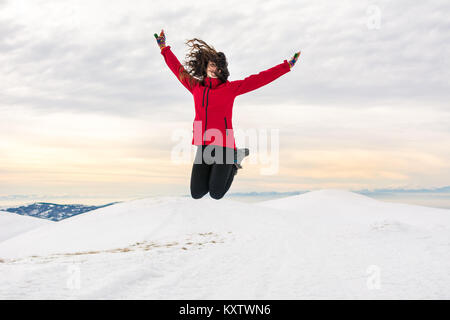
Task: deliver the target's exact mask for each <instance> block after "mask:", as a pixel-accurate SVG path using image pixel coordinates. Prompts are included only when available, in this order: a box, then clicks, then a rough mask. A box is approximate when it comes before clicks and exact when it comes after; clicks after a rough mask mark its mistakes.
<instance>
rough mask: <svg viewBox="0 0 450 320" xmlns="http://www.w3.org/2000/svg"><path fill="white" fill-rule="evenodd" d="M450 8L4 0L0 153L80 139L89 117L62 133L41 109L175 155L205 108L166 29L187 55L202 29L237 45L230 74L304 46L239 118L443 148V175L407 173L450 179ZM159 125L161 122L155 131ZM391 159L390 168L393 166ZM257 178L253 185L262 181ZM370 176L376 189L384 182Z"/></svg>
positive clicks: (314, 141) (317, 136) (296, 132)
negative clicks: (165, 51) (177, 132)
mask: <svg viewBox="0 0 450 320" xmlns="http://www.w3.org/2000/svg"><path fill="white" fill-rule="evenodd" d="M449 17H450V2H449V1H445V0H442V1H439V0H433V1H426V2H417V1H405V0H401V1H356V0H354V1H350V0H347V1H226V2H211V1H194V2H185V1H170V2H167V1H151V2H149V1H124V0H114V1H111V0H109V1H107V0H91V1H79V0H65V1H56V0H52V1H50V0H37V1H31V0H28V1H23V0H14V1H12V0H10V1H6V0H0V82H1V83H2V88H1V90H0V111H1V115H2V117H3V119H2V121H3V122H2V128H0V136H1V137H2V142H0V152H1V153H0V159H3V161H4V163H10V164H11V168H12V163H17V161H16V160H15V158H14V154H15V153H12V152H11V148H15V149H16V150H18V149H19V148H27V143H28V144H31V143H32V142H31V141H33V137H34V139H37V140H39V143H41V144H42V145H48V144H54V143H56V142H52V143H50V142H49V141H50V140H48V139H50V138H51V133H52V132H53V134H54V135H61V136H66V139H67V141H72V142H73V143H76V139H75V138H74V137H75V136H74V135H71V134H73V133H74V132H75V131H76V130H77V129H76V128H72V129H73V131H70V132H64V130H65V128H66V127H67V125H65V124H64V125H62V128H59V127H57V126H56V125H55V127H52V126H53V125H52V122H50V121H48V122H46V123H47V128H50V129H48V130H50V133H49V134H48V135H47V134H45V139H44V138H43V137H42V136H40V135H42V134H44V133H43V131H42V128H41V127H40V126H39V125H37V124H36V122H35V120H36V119H38V117H46V116H49V115H51V114H54V115H55V116H54V119H55V121H59V122H60V123H64V121H67V123H70V122H72V121H73V119H78V121H80V122H83V121H84V120H83V119H84V118H83V116H85V117H87V118H88V117H90V119H98V121H104V123H103V124H102V128H103V131H102V132H104V133H105V134H106V136H108V132H114V130H116V129H115V128H116V126H117V123H119V122H120V123H122V124H123V126H124V127H123V128H122V129H123V130H125V131H124V135H125V136H127V137H129V138H130V140H127V141H122V142H123V144H120V145H119V144H118V145H116V146H115V147H117V148H126V149H127V152H126V154H127V155H130V154H131V155H134V156H136V157H150V152H151V151H148V153H146V152H144V151H142V149H143V148H147V149H152V150H153V152H164V151H165V152H166V153H168V152H170V148H171V147H172V145H170V143H168V142H167V141H168V137H170V132H171V130H174V129H175V128H176V127H181V128H186V129H188V130H189V132H190V127H191V125H192V120H193V116H194V113H193V100H192V96H191V95H190V93H189V92H188V91H187V90H186V89H185V88H184V87H183V86H181V85H180V84H179V83H178V81H177V79H176V78H175V77H174V76H173V74H172V73H171V72H170V70H169V69H168V68H167V66H166V65H165V63H164V60H163V57H162V56H161V54H160V50H159V48H158V46H157V44H156V41H155V38H154V36H153V34H154V33H159V32H160V30H161V29H164V30H165V33H166V36H167V44H168V45H170V46H171V47H172V51H173V52H174V53H175V54H176V55H177V57H178V58H179V60H180V61H183V60H184V57H185V54H186V53H187V49H188V48H187V46H186V45H185V42H186V40H188V39H191V38H194V37H196V38H200V39H203V40H205V41H206V42H207V43H208V44H210V45H212V46H214V47H215V48H216V49H217V50H220V51H223V52H224V53H225V54H226V56H227V59H228V63H229V70H230V73H231V75H230V78H229V80H237V79H242V78H244V77H246V76H248V75H250V74H255V73H258V72H260V71H262V70H266V69H268V68H270V67H273V66H274V65H276V64H279V63H281V62H283V60H284V59H290V58H291V57H292V55H293V54H294V53H295V52H296V51H299V50H301V51H302V55H301V57H300V59H299V61H298V63H297V65H296V66H295V67H294V69H292V71H291V72H289V73H288V74H287V75H285V76H283V77H281V78H280V79H277V80H276V81H275V82H273V83H271V84H270V85H268V86H266V87H264V88H263V89H259V90H256V91H254V92H251V93H249V94H246V95H244V96H240V97H239V98H237V99H236V102H235V112H234V118H235V120H234V124H235V126H240V127H242V128H250V127H257V126H264V127H279V128H282V136H281V145H282V146H283V148H284V149H283V150H284V152H286V153H287V152H288V150H291V151H292V150H296V151H299V150H303V148H305V146H310V147H312V146H313V145H314V146H315V147H318V146H322V147H323V148H325V149H326V148H328V147H326V146H325V145H326V144H328V146H330V145H333V146H342V147H345V146H347V147H348V146H349V145H350V141H351V146H352V147H356V146H358V147H361V148H362V147H363V146H364V145H365V146H367V145H370V146H371V148H373V149H374V150H375V149H377V150H378V149H382V148H384V149H385V151H386V150H398V148H399V146H403V147H405V146H408V147H410V150H414V149H415V150H416V151H417V150H420V152H424V153H427V152H428V153H429V154H430V155H432V156H433V157H436V159H437V160H436V161H434V162H433V161H431V160H430V161H431V162H427V163H428V165H430V166H434V167H433V168H435V169H436V173H435V176H433V177H430V176H428V177H427V178H425V177H422V176H421V178H420V179H419V180H414V174H415V173H414V172H416V171H414V170H411V171H408V172H405V173H403V174H401V175H400V176H399V177H401V178H399V179H400V180H401V181H400V182H399V184H400V185H403V184H408V183H410V184H411V185H419V186H424V187H425V185H426V186H432V185H435V186H436V185H437V186H439V185H442V184H444V182H443V180H439V179H438V176H441V178H442V179H444V180H445V179H447V181H448V178H450V177H449V176H442V174H440V173H439V172H441V171H442V170H444V169H447V168H448V167H447V166H445V164H444V163H448V162H450V161H448V160H450V155H449V152H448V151H445V150H444V146H443V144H444V143H447V142H449V141H450V110H449V109H450V107H449V98H450V62H449V59H450V58H449V56H450V18H449ZM280 110H283V111H285V112H282V114H280V113H281V111H280ZM374 110H375V111H374ZM380 110H382V112H381V111H380ZM261 111H264V112H263V114H261ZM378 111H380V112H381V113H379V112H378ZM355 112H356V113H355ZM360 112H366V113H360ZM75 114H79V116H80V117H76V118H74V115H75ZM94 114H96V115H97V116H98V117H97V116H94ZM102 116H104V118H101V117H102ZM27 117H28V118H27ZM87 118H86V119H87ZM42 119H43V118H42ZM52 119H53V118H52ZM56 119H58V120H56ZM64 119H66V120H64ZM101 119H104V120H101ZM107 119H110V120H107ZM118 119H120V121H119V120H118ZM109 121H110V122H109ZM274 121H276V122H274ZM32 123H34V125H35V127H33V125H32ZM411 124H413V125H412V126H413V127H411ZM158 126H159V127H158ZM157 127H158V128H161V131H158V132H155V131H154V130H153V131H152V128H157ZM133 128H134V129H133ZM84 129H85V130H87V131H86V135H89V134H88V133H89V132H90V133H92V132H91V131H89V130H90V129H89V128H84ZM55 130H60V131H55ZM92 130H94V129H92ZM126 130H135V131H126ZM24 132H26V136H27V137H28V138H26V140H24V139H25V138H23V136H24V135H23V134H24ZM99 132H100V131H99V130H97V131H96V134H100V133H99ZM332 133H333V134H332ZM145 134H147V136H145ZM109 136H110V135H109ZM5 137H6V138H5ZM20 137H22V138H20ZM336 137H340V139H339V140H338V141H333V140H332V139H333V138H336ZM41 138H42V139H41ZM21 139H22V140H21ZM46 139H47V140H46ZM105 139H106V138H105ZM302 139H303V140H302ZM305 139H309V140H307V141H306V140H305ZM336 139H337V138H336ZM92 141H95V139H94V140H92ZM102 141H103V140H102ZM411 141H414V143H416V144H411ZM19 142H20V143H19ZM71 146H73V145H71ZM129 148H134V149H133V150H134V151H130V150H129ZM424 148H428V149H424ZM447 149H448V145H447ZM123 150H124V149H123ZM291 151H289V152H291ZM59 152H60V153H61V150H59ZM82 152H83V151H82V150H81V149H80V153H82ZM124 152H125V151H124ZM340 152H341V153H343V151H340ZM144 153H145V155H144ZM7 154H9V156H8V157H7ZM414 154H415V153H412V151H411V153H408V156H405V157H406V158H409V157H413V158H414ZM18 155H19V153H17V156H18ZM152 156H153V155H152ZM165 156H166V157H167V155H165ZM316 156H317V155H316ZM316 156H314V157H313V158H311V161H315V160H314V159H316ZM385 156H386V157H387V158H385V159H386V162H387V163H386V164H383V165H389V164H388V163H392V162H389V161H390V159H391V158H389V155H386V154H385ZM393 157H394V156H393ZM288 158H289V159H286V162H284V164H283V165H284V166H285V167H284V168H286V170H288V168H289V170H295V167H296V166H298V165H299V162H295V161H294V160H293V159H294V158H293V157H292V158H291V157H288ZM6 159H9V160H8V161H10V162H5V161H7V160H6ZM147 159H148V158H147ZM423 159H425V158H423ZM426 159H430V158H426ZM43 161H44V160H43ZM161 161H164V160H161ZM361 161H364V160H361ZM423 161H425V160H423ZM427 161H428V160H427ZM425 162H426V161H425ZM441 164H442V165H441ZM400 165H402V164H399V166H400ZM417 165H422V166H423V163H417ZM187 167H188V166H187ZM3 168H4V172H8V173H9V174H12V172H13V170H12V169H8V170H10V171H8V170H7V169H5V167H3ZM146 170H149V169H146ZM154 170H157V169H154ZM168 170H169V169H168ZM183 170H186V168H184V167H183V168H182V169H180V171H179V173H180V174H185V173H182V172H184V171H183ZM361 170H368V169H367V168H365V169H364V168H362V169H361ZM380 170H381V169H380ZM382 170H385V168H384V169H382ZM392 170H393V171H395V170H396V169H395V168H392ZM290 174H291V173H290ZM421 174H422V173H421V172H420V175H421ZM255 175H256V173H255ZM375 176H377V175H376V174H375ZM386 176H390V177H394V175H390V174H387V175H386ZM378 177H379V176H378ZM417 177H418V176H416V178H417ZM312 178H314V175H313V176H312ZM11 179H13V178H11ZM252 179H256V176H255V177H253V178H252ZM283 179H284V178H282V177H280V181H278V182H277V183H276V184H275V183H274V186H276V187H278V186H279V184H280V183H282V182H281V181H282V180H283ZM286 179H288V178H287V177H286ZM408 179H409V180H408ZM250 180H251V179H250ZM250 180H249V184H248V186H246V187H245V188H246V189H248V187H255V188H256V186H257V184H256V183H255V184H252V182H251V181H250ZM394 180H395V179H394ZM11 181H12V180H7V181H6V180H4V185H3V186H6V185H7V184H10V183H11ZM283 181H284V180H283ZM321 181H322V180H320V181H319V180H316V182H314V183H315V184H314V185H318V186H319V185H320V183H321ZM411 181H415V182H414V183H411ZM419 181H420V182H419ZM394 182H395V181H394ZM394 182H392V181H390V182H389V184H392V183H394ZM283 183H284V182H283ZM292 183H294V182H292ZM336 183H337V185H338V182H336ZM352 183H353V182H352ZM402 183H403V184H402ZM184 184H185V181H182V182H181V183H180V185H184ZM394 184H395V183H394ZM422 184H423V185H422ZM285 185H286V186H287V187H286V190H288V191H289V188H290V187H289V186H288V184H285ZM305 185H306V184H305ZM355 185H356V184H355ZM357 185H358V186H361V187H367V186H368V185H370V179H369V180H367V181H364V182H361V181H359V183H358V184H357ZM384 185H385V184H383V181H382V180H379V181H378V182H377V186H384ZM306 186H307V185H306ZM267 188H268V189H270V188H271V186H268V187H267ZM243 189H244V187H243ZM49 190H50V189H49ZM180 190H181V189H180ZM182 190H185V189H182ZM252 190H253V189H252Z"/></svg>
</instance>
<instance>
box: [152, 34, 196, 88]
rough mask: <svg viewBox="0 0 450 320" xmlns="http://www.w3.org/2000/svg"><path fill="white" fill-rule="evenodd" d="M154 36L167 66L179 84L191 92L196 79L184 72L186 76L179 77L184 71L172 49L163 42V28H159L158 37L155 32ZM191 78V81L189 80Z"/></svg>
mask: <svg viewBox="0 0 450 320" xmlns="http://www.w3.org/2000/svg"><path fill="white" fill-rule="evenodd" d="M155 38H156V40H157V42H158V45H159V47H160V49H161V54H162V56H163V57H164V60H165V61H166V64H167V66H168V67H169V69H170V70H171V71H172V72H173V74H174V75H175V76H176V77H177V79H178V80H179V81H180V82H181V84H182V85H183V86H184V87H185V88H186V89H188V90H189V91H190V92H191V93H192V92H193V89H194V86H195V83H196V81H197V80H195V79H193V78H192V77H191V76H190V75H189V74H187V73H186V76H185V77H183V79H181V76H180V75H181V73H182V72H184V71H185V69H184V67H183V65H182V64H181V63H180V61H178V59H177V57H176V56H175V55H174V54H173V52H172V50H170V46H166V43H165V38H166V36H165V34H164V30H161V35H160V36H159V37H158V36H157V34H156V33H155ZM189 79H191V82H192V83H191V82H190V81H189Z"/></svg>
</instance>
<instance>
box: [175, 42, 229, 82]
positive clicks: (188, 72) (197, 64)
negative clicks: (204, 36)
mask: <svg viewBox="0 0 450 320" xmlns="http://www.w3.org/2000/svg"><path fill="white" fill-rule="evenodd" d="M196 41H197V42H199V43H195V42H196ZM186 45H188V46H189V47H191V49H190V52H189V53H188V54H187V55H186V61H185V65H186V68H185V69H183V70H181V72H180V79H181V80H183V78H185V77H186V78H187V79H188V81H189V82H190V84H191V85H193V83H194V82H195V81H199V82H201V83H202V84H203V85H204V79H205V77H206V76H207V73H206V70H207V67H208V61H211V62H214V63H215V65H216V76H217V78H219V80H220V81H221V82H226V81H227V79H228V77H229V75H230V73H229V72H228V62H227V58H226V57H225V54H224V53H223V52H217V51H216V49H214V47H212V46H209V45H208V44H207V43H206V42H205V41H203V40H200V39H197V38H194V39H191V40H188V41H186ZM195 78H197V79H195Z"/></svg>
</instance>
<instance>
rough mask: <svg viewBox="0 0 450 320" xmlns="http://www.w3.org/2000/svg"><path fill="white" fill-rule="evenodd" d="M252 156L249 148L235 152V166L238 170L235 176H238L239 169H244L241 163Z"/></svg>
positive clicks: (238, 149)
mask: <svg viewBox="0 0 450 320" xmlns="http://www.w3.org/2000/svg"><path fill="white" fill-rule="evenodd" d="M249 154H250V150H249V149H248V148H242V149H241V148H237V149H236V150H235V152H234V165H235V167H236V170H235V171H234V174H237V171H238V169H242V166H241V162H242V160H244V158H245V157H247V156H248V155H249Z"/></svg>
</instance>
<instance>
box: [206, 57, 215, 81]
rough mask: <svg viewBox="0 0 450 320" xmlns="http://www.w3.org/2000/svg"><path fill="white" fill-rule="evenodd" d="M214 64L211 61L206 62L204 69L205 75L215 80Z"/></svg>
mask: <svg viewBox="0 0 450 320" xmlns="http://www.w3.org/2000/svg"><path fill="white" fill-rule="evenodd" d="M216 71H217V68H216V64H215V63H214V62H212V61H208V67H207V68H206V74H207V75H208V77H210V78H217V76H216V74H215V73H216Z"/></svg>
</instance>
